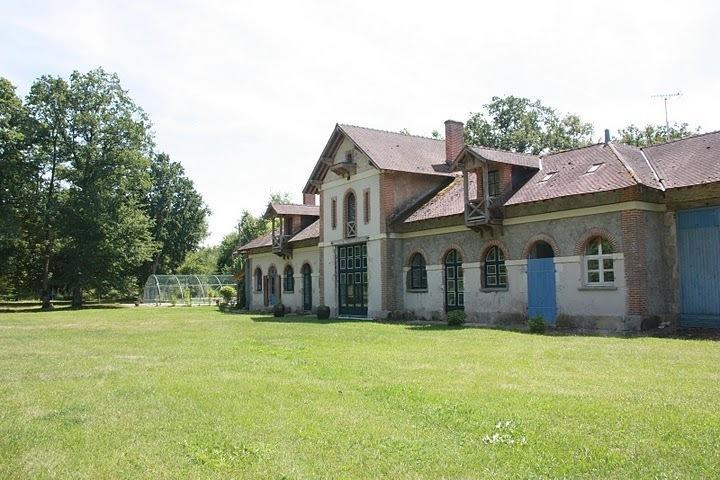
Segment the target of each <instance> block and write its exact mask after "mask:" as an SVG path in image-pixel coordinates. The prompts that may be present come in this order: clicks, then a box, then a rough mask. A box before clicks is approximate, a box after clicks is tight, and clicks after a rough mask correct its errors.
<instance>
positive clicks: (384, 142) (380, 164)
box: [303, 124, 452, 193]
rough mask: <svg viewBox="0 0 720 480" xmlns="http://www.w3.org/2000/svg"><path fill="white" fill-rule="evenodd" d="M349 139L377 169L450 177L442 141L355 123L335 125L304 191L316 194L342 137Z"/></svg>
mask: <svg viewBox="0 0 720 480" xmlns="http://www.w3.org/2000/svg"><path fill="white" fill-rule="evenodd" d="M345 137H347V138H349V139H350V140H351V141H352V142H353V143H355V145H356V146H357V148H359V149H360V150H361V151H363V152H365V154H366V155H367V156H368V157H369V158H370V161H371V163H372V164H373V165H375V167H377V168H379V169H380V170H391V171H398V172H408V173H420V174H425V175H440V176H448V177H449V176H452V173H451V172H450V167H449V166H448V165H447V163H446V162H445V140H438V139H435V138H427V137H420V136H416V135H405V134H402V133H397V132H388V131H385V130H377V129H374V128H365V127H358V126H356V125H346V124H337V125H335V130H333V133H332V135H331V136H330V138H329V139H328V141H327V144H326V145H325V148H324V149H323V151H322V153H321V154H320V158H319V159H318V161H317V162H316V164H315V167H314V168H313V171H312V173H311V175H310V178H309V179H308V182H307V183H306V184H305V188H304V189H303V192H304V193H317V191H318V187H317V184H316V182H317V181H322V180H323V179H324V178H325V175H326V174H327V172H328V170H329V168H330V166H329V165H328V164H327V163H326V161H327V159H329V158H333V157H334V156H335V153H336V151H337V149H338V147H339V146H340V144H341V143H342V139H343V138H345Z"/></svg>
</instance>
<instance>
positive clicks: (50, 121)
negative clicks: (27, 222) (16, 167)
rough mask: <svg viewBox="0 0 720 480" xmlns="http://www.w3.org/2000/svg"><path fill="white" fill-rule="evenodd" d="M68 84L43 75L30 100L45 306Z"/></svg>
mask: <svg viewBox="0 0 720 480" xmlns="http://www.w3.org/2000/svg"><path fill="white" fill-rule="evenodd" d="M68 100H69V91H68V84H67V82H66V81H65V80H63V79H62V78H58V77H51V76H43V77H40V78H39V79H38V80H36V81H35V82H34V83H33V85H32V87H31V88H30V93H29V94H28V97H27V100H26V104H27V108H28V111H29V115H30V117H31V119H32V122H33V123H32V143H33V148H32V150H31V152H30V157H31V158H32V159H33V164H34V165H35V178H36V182H37V186H38V191H37V192H36V193H37V199H36V200H37V201H36V203H35V205H36V210H37V211H36V212H35V215H34V216H33V218H34V220H35V224H36V225H35V228H34V229H33V230H34V232H35V242H34V243H35V244H37V245H39V246H40V251H41V258H42V266H41V269H42V273H41V278H40V284H41V285H40V288H41V297H42V302H43V303H42V306H43V308H44V309H48V308H51V307H52V303H51V295H50V263H51V260H52V258H53V255H54V253H55V251H56V249H57V247H58V242H60V241H61V239H60V238H58V237H59V235H58V231H57V226H58V223H57V221H58V219H59V216H60V210H59V207H60V202H59V196H60V195H61V194H62V191H61V188H60V180H61V179H62V174H63V170H64V169H66V167H67V159H68V146H69V142H68V141H69V139H68V133H69V132H68V118H67V117H68V112H69V110H68Z"/></svg>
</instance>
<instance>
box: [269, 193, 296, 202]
mask: <svg viewBox="0 0 720 480" xmlns="http://www.w3.org/2000/svg"><path fill="white" fill-rule="evenodd" d="M270 203H277V204H281V205H288V204H290V203H292V198H291V197H290V194H289V193H288V192H272V193H270Z"/></svg>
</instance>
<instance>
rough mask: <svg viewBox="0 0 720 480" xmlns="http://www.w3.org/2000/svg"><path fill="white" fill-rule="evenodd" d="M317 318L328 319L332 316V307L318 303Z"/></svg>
mask: <svg viewBox="0 0 720 480" xmlns="http://www.w3.org/2000/svg"><path fill="white" fill-rule="evenodd" d="M317 318H318V320H327V319H328V318H330V307H328V306H327V305H318V307H317Z"/></svg>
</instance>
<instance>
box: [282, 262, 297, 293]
mask: <svg viewBox="0 0 720 480" xmlns="http://www.w3.org/2000/svg"><path fill="white" fill-rule="evenodd" d="M293 275H294V272H293V268H292V265H288V266H287V267H285V272H284V273H283V291H284V292H294V291H295V277H294V276H293Z"/></svg>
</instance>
